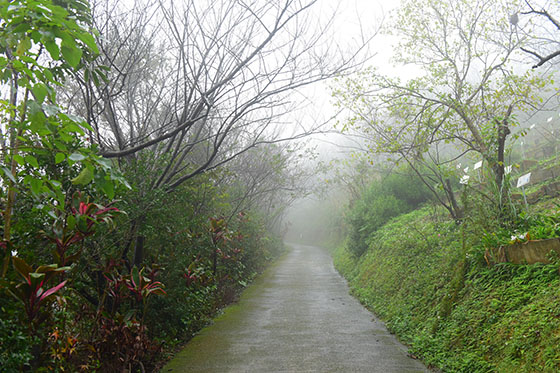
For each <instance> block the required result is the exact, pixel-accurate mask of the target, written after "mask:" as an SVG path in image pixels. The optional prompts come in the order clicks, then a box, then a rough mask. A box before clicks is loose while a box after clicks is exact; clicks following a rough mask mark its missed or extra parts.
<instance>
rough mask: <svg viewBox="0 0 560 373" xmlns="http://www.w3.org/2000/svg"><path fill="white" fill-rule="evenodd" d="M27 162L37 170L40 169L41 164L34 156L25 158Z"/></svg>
mask: <svg viewBox="0 0 560 373" xmlns="http://www.w3.org/2000/svg"><path fill="white" fill-rule="evenodd" d="M25 162H27V163H28V164H30V165H31V166H33V167H35V168H39V162H37V158H35V157H34V156H32V155H30V154H28V155H26V156H25Z"/></svg>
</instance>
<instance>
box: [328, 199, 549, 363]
mask: <svg viewBox="0 0 560 373" xmlns="http://www.w3.org/2000/svg"><path fill="white" fill-rule="evenodd" d="M434 211H435V210H434V208H433V207H424V208H421V209H418V210H415V211H413V212H410V213H408V214H404V215H401V216H399V217H397V218H395V219H393V220H391V221H390V222H389V223H387V224H385V225H384V226H383V227H381V228H380V229H379V230H377V231H376V232H375V233H373V234H372V235H371V236H370V238H369V242H370V243H371V244H370V245H369V247H368V249H367V251H366V252H365V253H364V254H363V255H361V256H360V257H359V258H356V256H354V255H353V254H351V253H350V251H349V250H348V249H347V248H345V247H344V246H341V247H339V248H338V249H336V250H335V252H334V261H335V266H336V268H337V269H338V270H339V272H341V273H342V274H343V275H344V276H345V277H346V278H347V279H348V280H349V284H350V287H351V289H352V291H353V293H354V294H355V295H356V296H357V297H358V298H359V299H360V301H361V302H362V303H363V304H364V305H366V306H367V307H368V308H369V309H371V310H372V311H374V312H375V313H376V314H377V315H378V316H379V317H380V318H382V319H383V320H385V321H386V322H387V326H388V327H389V329H390V330H391V331H392V332H394V333H395V334H396V335H397V336H398V337H399V338H400V339H401V340H402V341H403V342H405V343H407V344H408V345H410V346H411V350H410V352H411V353H412V354H414V355H416V356H418V357H419V358H421V359H422V360H423V361H424V362H425V363H426V364H428V365H430V366H435V367H438V368H440V369H442V370H443V371H446V372H487V371H497V372H537V371H544V372H557V371H560V276H559V273H558V264H548V265H544V264H537V265H514V264H508V263H506V264H499V265H495V266H491V267H489V266H488V265H487V264H486V262H485V260H484V248H482V247H481V246H474V247H473V246H469V245H466V246H465V247H464V248H463V242H464V241H463V240H465V237H467V240H466V242H473V239H472V237H473V236H476V235H477V234H479V233H478V232H463V231H462V230H461V229H462V228H460V227H458V226H456V225H455V224H454V223H453V222H451V221H446V220H445V219H442V218H441V215H440V217H439V218H438V217H437V216H438V214H435V213H434ZM474 241H476V240H474ZM479 242H480V241H479Z"/></svg>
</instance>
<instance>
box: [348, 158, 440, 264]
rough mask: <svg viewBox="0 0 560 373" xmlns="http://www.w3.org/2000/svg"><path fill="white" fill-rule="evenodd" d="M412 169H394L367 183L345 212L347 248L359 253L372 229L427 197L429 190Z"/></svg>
mask: <svg viewBox="0 0 560 373" xmlns="http://www.w3.org/2000/svg"><path fill="white" fill-rule="evenodd" d="M411 172H412V171H411V170H408V169H406V170H404V172H402V171H401V172H398V171H397V172H393V173H389V174H388V175H385V176H383V178H382V180H381V181H380V182H378V183H373V184H371V185H370V187H369V189H367V190H366V191H365V192H364V193H363V195H362V197H361V198H359V199H358V200H357V201H355V202H354V205H353V206H352V208H351V209H350V212H349V213H348V225H349V228H348V229H349V233H348V236H349V237H348V240H349V242H348V248H349V250H350V251H351V252H352V253H354V254H355V255H357V256H360V255H361V254H362V253H363V252H364V251H365V250H366V249H367V247H368V246H369V245H370V244H371V241H370V238H369V237H370V236H371V234H372V233H373V232H375V231H376V230H377V229H379V228H380V227H381V226H383V225H384V224H385V223H387V222H388V221H389V220H390V219H391V218H394V217H395V216H398V215H400V214H402V213H405V212H408V211H411V210H414V209H415V208H417V207H418V206H419V205H420V204H421V203H423V202H425V201H427V200H428V199H429V191H428V190H427V188H426V187H425V186H424V185H423V184H422V182H421V181H420V180H418V178H417V177H414V176H413V175H412V173H411Z"/></svg>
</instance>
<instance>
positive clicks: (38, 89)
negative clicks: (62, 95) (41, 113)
mask: <svg viewBox="0 0 560 373" xmlns="http://www.w3.org/2000/svg"><path fill="white" fill-rule="evenodd" d="M32 90H33V95H34V96H35V100H37V102H39V103H40V104H42V103H43V101H45V97H47V94H48V91H47V86H46V85H44V84H43V83H37V84H35V85H34V86H33V88H32Z"/></svg>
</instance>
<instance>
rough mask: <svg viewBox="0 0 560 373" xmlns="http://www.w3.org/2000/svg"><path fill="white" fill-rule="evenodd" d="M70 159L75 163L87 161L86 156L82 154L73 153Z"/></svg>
mask: <svg viewBox="0 0 560 373" xmlns="http://www.w3.org/2000/svg"><path fill="white" fill-rule="evenodd" d="M68 159H70V160H72V161H74V162H79V161H83V160H84V159H86V156H85V155H83V154H81V153H72V154H70V156H69V157H68Z"/></svg>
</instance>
